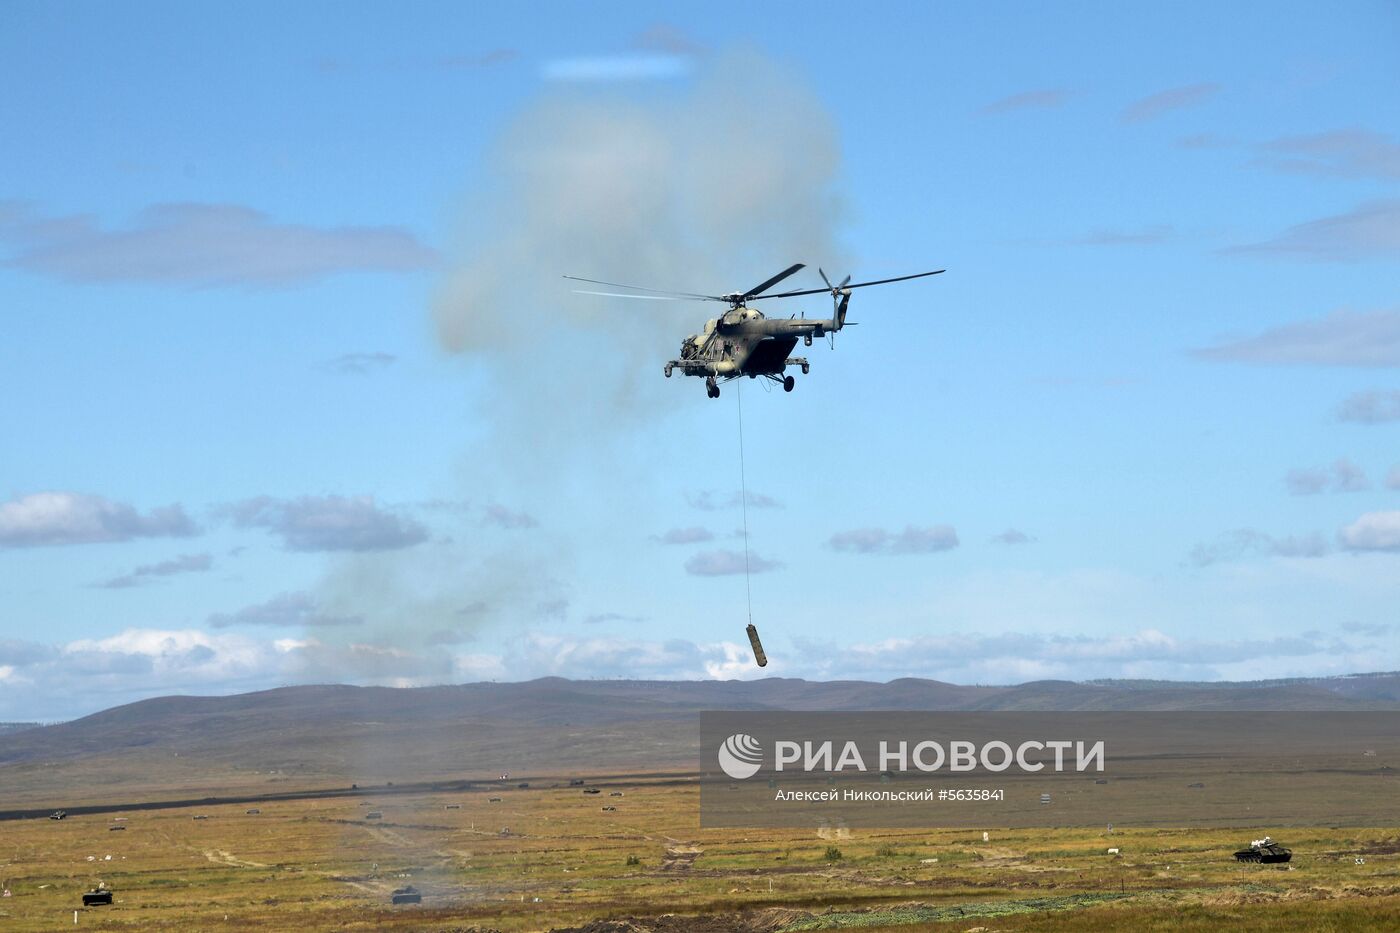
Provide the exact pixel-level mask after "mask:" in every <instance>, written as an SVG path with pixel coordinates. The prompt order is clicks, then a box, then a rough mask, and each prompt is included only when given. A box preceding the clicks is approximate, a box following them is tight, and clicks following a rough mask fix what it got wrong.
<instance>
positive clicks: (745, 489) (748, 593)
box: [734, 381, 753, 625]
mask: <svg viewBox="0 0 1400 933" xmlns="http://www.w3.org/2000/svg"><path fill="white" fill-rule="evenodd" d="M734 385H735V389H734V397H735V398H737V399H738V400H739V497H740V501H741V502H742V504H743V513H744V598H745V601H746V602H747V608H748V613H749V624H750V625H752V624H753V587H752V584H751V583H750V581H749V484H748V479H747V478H746V477H745V475H744V390H743V384H742V382H737V381H736V382H735V383H734Z"/></svg>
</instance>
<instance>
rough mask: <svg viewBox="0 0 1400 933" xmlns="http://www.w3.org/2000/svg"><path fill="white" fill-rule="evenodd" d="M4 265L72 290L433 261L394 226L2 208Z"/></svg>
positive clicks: (187, 211)
mask: <svg viewBox="0 0 1400 933" xmlns="http://www.w3.org/2000/svg"><path fill="white" fill-rule="evenodd" d="M0 244H3V245H5V246H7V247H8V248H9V252H10V255H9V257H8V259H7V260H6V261H5V264H6V265H9V266H12V267H14V268H18V269H24V270H26V271H29V272H36V273H40V274H44V275H50V276H54V277H56V278H59V279H63V280H65V281H70V282H98V283H100V282H144V283H150V284H173V285H202V286H218V285H241V286H263V287H266V286H286V285H298V284H304V283H307V282H313V281H316V280H319V279H322V278H325V277H327V276H330V275H334V274H337V273H343V272H411V271H415V270H419V269H426V268H428V267H429V266H431V265H433V264H434V263H435V262H436V260H437V254H436V252H434V251H433V250H432V249H430V248H428V247H427V246H425V245H423V244H422V243H420V242H419V241H418V240H417V239H416V238H415V237H414V236H413V235H412V234H411V233H409V232H408V231H406V230H403V229H401V228H397V227H312V226H308V225H304V224H292V223H279V222H276V221H274V220H272V218H270V217H268V216H267V215H266V214H263V213H262V212H260V211H256V210H254V209H252V208H249V207H243V206H240V205H235V204H157V205H155V206H153V207H149V208H147V209H146V210H145V211H143V212H141V213H140V214H139V215H137V217H136V218H135V220H134V222H133V223H131V224H130V225H129V226H127V227H124V228H118V229H104V228H102V227H100V226H98V224H97V222H96V221H95V220H94V219H93V218H92V217H89V216H82V215H79V216H70V217H43V216H40V215H39V214H37V213H36V212H35V211H34V209H33V208H32V207H30V206H29V205H27V204H21V203H18V202H5V203H3V204H0Z"/></svg>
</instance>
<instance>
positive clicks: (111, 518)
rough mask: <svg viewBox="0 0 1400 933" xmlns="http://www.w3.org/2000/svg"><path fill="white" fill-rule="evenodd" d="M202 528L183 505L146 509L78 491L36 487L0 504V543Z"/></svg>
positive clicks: (175, 534)
mask: <svg viewBox="0 0 1400 933" xmlns="http://www.w3.org/2000/svg"><path fill="white" fill-rule="evenodd" d="M198 533H199V527H198V526H197V525H195V523H194V522H192V521H191V520H190V518H189V516H188V515H186V514H185V511H184V509H183V508H181V507H180V506H178V505H168V506H164V507H161V508H155V509H151V510H150V511H148V512H145V513H142V512H140V511H138V510H137V509H136V508H135V507H133V506H130V505H127V504H126V503H124V502H113V501H111V500H110V499H104V498H103V497H101V496H94V495H88V494H85V493H77V492H36V493H32V494H30V495H27V496H20V497H18V498H15V499H11V500H10V501H8V502H3V503H0V548H6V547H41V546H46V545H59V544H94V543H99V542H108V541H130V540H132V539H133V538H185V537H189V536H191V535H195V534H198Z"/></svg>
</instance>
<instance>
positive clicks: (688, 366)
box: [564, 262, 946, 398]
mask: <svg viewBox="0 0 1400 933" xmlns="http://www.w3.org/2000/svg"><path fill="white" fill-rule="evenodd" d="M805 268H807V266H806V264H805V263H800V262H799V263H794V264H793V265H791V266H789V267H788V268H786V269H784V270H783V271H782V272H779V273H778V274H777V275H775V276H773V277H772V278H770V279H768V280H767V281H765V282H762V283H760V284H759V285H755V286H754V287H753V288H751V289H749V290H748V291H744V292H730V293H728V294H726V295H700V294H695V293H692V292H668V291H661V290H660V289H655V288H643V287H641V286H640V285H623V284H620V283H618V282H602V281H599V280H597V279H585V278H580V277H579V276H576V275H566V276H564V278H566V279H571V280H573V281H575V282H587V283H588V284H590V285H606V286H608V287H609V288H626V289H631V293H628V294H621V293H618V292H598V291H589V290H583V289H575V291H576V292H577V293H578V294H581V295H603V296H606V297H610V298H644V299H648V300H651V301H719V302H723V303H724V304H727V305H728V306H729V308H728V309H727V310H726V311H725V312H724V313H723V314H721V315H720V316H719V317H717V318H712V319H710V320H708V321H706V322H705V327H704V329H703V330H701V332H700V333H698V334H691V335H690V336H689V337H686V338H685V340H684V341H682V342H681V352H680V357H679V358H678V359H674V360H671V361H669V362H667V363H666V367H665V370H664V371H665V374H666V378H668V379H669V378H670V377H671V373H672V372H674V371H675V370H680V372H681V374H682V375H685V376H703V377H704V379H705V392H706V394H707V395H709V397H710V398H719V387H720V385H721V384H722V383H725V382H729V381H730V380H732V379H738V378H739V377H741V376H748V377H749V378H750V379H756V378H758V377H759V376H762V377H763V378H764V379H767V380H770V381H772V382H775V383H779V384H780V385H782V387H783V391H784V392H791V391H792V390H793V387H794V386H795V385H796V382H797V381H796V380H795V379H794V378H793V377H792V376H790V375H787V373H786V370H787V368H788V367H789V366H796V367H800V368H801V370H802V374H803V375H804V376H805V375H807V373H809V372H810V371H811V364H810V363H809V362H808V361H807V360H806V359H805V358H803V357H796V356H791V355H790V354H791V353H792V351H793V349H794V348H795V347H796V346H797V341H798V339H799V338H800V339H801V340H802V341H803V343H804V344H805V345H807V346H809V347H810V346H811V345H812V340H813V339H814V338H817V337H828V338H830V339H832V346H833V347H834V346H835V340H834V337H835V334H836V332H837V331H839V330H841V329H842V328H843V327H847V326H853V325H854V324H855V323H856V322H855V321H847V320H846V309H847V307H848V306H849V305H850V302H851V290H852V289H855V288H865V287H866V286H868V285H885V284H887V283H889V282H903V281H906V280H908V279H920V278H923V277H925V276H929V275H938V274H939V273H940V272H944V271H946V270H944V269H936V270H934V271H932V272H917V273H915V274H913V275H901V276H897V277H895V278H892V279H877V280H875V281H873V282H856V283H854V284H852V283H851V277H850V276H849V275H848V276H846V278H845V279H843V280H842V281H841V283H840V284H839V285H833V284H831V280H830V279H829V278H827V276H826V273H825V272H824V271H822V270H821V269H820V268H818V269H817V272H818V274H820V275H821V277H822V281H823V282H825V283H826V287H825V288H807V289H800V290H797V291H788V292H774V293H772V294H764V292H767V291H768V289H770V288H772V287H773V286H775V285H777V284H778V283H779V282H781V281H783V280H784V279H786V278H788V277H789V276H791V275H794V274H796V273H797V272H799V271H801V270H802V269H805ZM643 293H645V294H643ZM824 293H825V294H830V295H831V306H832V312H831V317H829V318H809V317H806V316H805V315H804V316H802V317H798V316H797V315H793V316H792V317H789V318H786V319H783V318H768V317H765V316H764V315H763V313H762V312H760V311H758V310H755V309H754V308H750V307H749V306H748V304H749V302H751V301H759V300H766V299H769V298H796V297H798V296H800V295H820V294H824Z"/></svg>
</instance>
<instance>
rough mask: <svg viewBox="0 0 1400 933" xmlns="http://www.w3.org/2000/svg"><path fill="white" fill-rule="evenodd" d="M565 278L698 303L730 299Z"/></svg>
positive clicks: (577, 277)
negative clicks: (690, 299) (692, 299)
mask: <svg viewBox="0 0 1400 933" xmlns="http://www.w3.org/2000/svg"><path fill="white" fill-rule="evenodd" d="M564 278H566V279H572V280H573V281H575V282H587V283H588V284H589V285H606V286H608V287H609V288H630V289H633V290H634V291H639V292H651V293H652V294H653V295H667V296H669V297H671V298H694V299H696V300H697V301H726V300H728V299H725V298H721V297H720V296H719V295H697V294H695V293H693V292H666V291H662V290H661V289H659V288H643V287H642V286H640V285H624V284H623V283H621V282H603V281H600V280H598V279H585V278H581V277H579V276H577V275H566V276H564ZM624 297H625V296H624Z"/></svg>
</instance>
